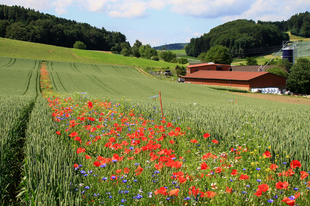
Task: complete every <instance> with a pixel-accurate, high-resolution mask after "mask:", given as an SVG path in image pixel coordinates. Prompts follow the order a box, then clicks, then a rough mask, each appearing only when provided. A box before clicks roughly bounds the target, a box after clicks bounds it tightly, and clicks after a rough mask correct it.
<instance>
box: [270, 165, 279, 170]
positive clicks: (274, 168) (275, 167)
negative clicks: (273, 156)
mask: <svg viewBox="0 0 310 206" xmlns="http://www.w3.org/2000/svg"><path fill="white" fill-rule="evenodd" d="M277 168H278V165H276V164H271V165H270V166H269V169H271V170H276V169H277Z"/></svg>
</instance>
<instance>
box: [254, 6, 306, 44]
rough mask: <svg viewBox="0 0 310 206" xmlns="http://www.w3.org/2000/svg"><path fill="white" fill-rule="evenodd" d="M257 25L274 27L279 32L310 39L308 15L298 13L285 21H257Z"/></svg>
mask: <svg viewBox="0 0 310 206" xmlns="http://www.w3.org/2000/svg"><path fill="white" fill-rule="evenodd" d="M258 23H259V24H264V25H274V26H276V27H277V28H278V29H280V30H281V31H284V32H285V31H291V34H293V35H296V36H302V37H306V38H309V37H310V13H309V12H308V11H306V12H304V13H298V14H295V15H293V16H291V18H289V19H288V20H287V21H275V22H272V21H258Z"/></svg>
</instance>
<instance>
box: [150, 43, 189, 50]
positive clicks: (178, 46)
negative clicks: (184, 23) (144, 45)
mask: <svg viewBox="0 0 310 206" xmlns="http://www.w3.org/2000/svg"><path fill="white" fill-rule="evenodd" d="M186 45H187V43H174V44H165V45H161V46H155V47H153V48H154V49H156V50H181V49H183V48H184V47H185V46H186Z"/></svg>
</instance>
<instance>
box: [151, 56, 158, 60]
mask: <svg viewBox="0 0 310 206" xmlns="http://www.w3.org/2000/svg"><path fill="white" fill-rule="evenodd" d="M151 60H153V61H159V57H158V56H152V57H151Z"/></svg>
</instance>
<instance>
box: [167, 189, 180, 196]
mask: <svg viewBox="0 0 310 206" xmlns="http://www.w3.org/2000/svg"><path fill="white" fill-rule="evenodd" d="M179 191H180V190H179V189H174V190H170V191H169V196H173V195H174V196H178V194H179Z"/></svg>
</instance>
